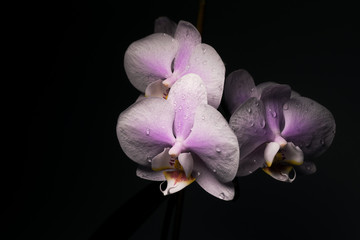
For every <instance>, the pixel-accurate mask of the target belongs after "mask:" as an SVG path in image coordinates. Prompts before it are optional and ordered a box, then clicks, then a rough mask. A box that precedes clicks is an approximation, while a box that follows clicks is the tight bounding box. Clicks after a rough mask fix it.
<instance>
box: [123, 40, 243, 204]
mask: <svg viewBox="0 0 360 240" xmlns="http://www.w3.org/2000/svg"><path fill="white" fill-rule="evenodd" d="M166 38H167V37H166ZM207 103H208V98H207V92H206V87H205V85H204V82H203V81H202V79H201V78H200V77H199V76H198V75H196V74H193V73H190V74H187V75H184V76H183V77H182V78H180V79H178V80H177V81H176V82H175V83H174V84H173V85H172V87H171V89H170V91H169V94H168V97H167V99H163V98H158V97H147V98H143V99H140V100H138V101H137V102H135V103H134V104H133V105H132V106H130V107H129V108H128V109H126V110H125V111H124V112H122V113H121V114H120V116H119V119H118V123H117V128H116V130H117V136H118V139H119V142H120V146H121V147H122V149H123V151H124V152H125V154H126V155H127V156H128V157H129V158H130V159H132V160H133V161H134V162H136V163H137V164H139V167H138V169H137V175H138V176H139V177H141V178H144V179H148V180H152V181H164V182H165V180H166V181H167V186H166V187H165V186H163V184H161V185H160V190H161V191H162V192H163V194H164V195H168V194H171V193H174V192H177V191H180V190H181V189H183V188H184V187H186V186H188V185H189V184H191V183H192V182H194V181H196V182H197V183H198V184H199V185H200V186H201V187H202V188H203V189H204V190H206V191H207V192H208V193H210V194H212V195H214V196H216V197H218V198H220V199H223V200H231V199H232V198H233V197H234V189H233V185H232V183H231V180H232V179H233V178H234V177H235V175H236V172H237V169H238V161H239V146H238V142H237V138H236V136H235V134H234V133H233V131H232V130H231V129H230V127H229V125H228V123H227V122H226V120H225V119H224V118H223V116H222V115H221V113H219V112H218V111H217V110H216V109H215V108H214V107H212V106H210V105H208V104H207ZM164 182H163V183H164Z"/></svg>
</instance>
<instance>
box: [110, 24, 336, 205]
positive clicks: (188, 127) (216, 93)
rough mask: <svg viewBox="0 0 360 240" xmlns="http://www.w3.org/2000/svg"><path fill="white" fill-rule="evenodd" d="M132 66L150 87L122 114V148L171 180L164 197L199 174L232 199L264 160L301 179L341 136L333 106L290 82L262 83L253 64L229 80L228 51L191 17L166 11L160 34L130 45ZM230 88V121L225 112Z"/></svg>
mask: <svg viewBox="0 0 360 240" xmlns="http://www.w3.org/2000/svg"><path fill="white" fill-rule="evenodd" d="M124 66H125V71H126V74H127V76H128V78H129V80H130V82H131V83H132V84H133V85H134V87H136V88H137V89H138V90H139V91H141V92H142V94H141V95H140V97H139V98H138V99H137V101H136V102H135V103H134V104H133V105H131V106H130V107H129V108H127V109H126V110H125V111H124V112H122V113H121V114H120V116H119V119H118V123H117V128H116V131H117V136H118V139H119V142H120V146H121V148H122V149H123V151H124V152H125V154H126V155H127V156H128V157H129V158H130V159H131V160H133V161H134V162H136V163H137V164H138V165H139V166H138V169H137V175H138V176H139V177H141V178H144V179H148V180H152V181H162V183H161V184H160V190H161V191H162V192H163V194H164V195H167V194H171V193H175V192H177V191H180V190H181V189H183V188H184V187H186V186H188V185H189V184H191V183H192V182H194V181H196V182H197V183H198V184H199V185H200V186H201V187H202V188H203V189H204V190H205V191H207V192H208V193H210V194H212V195H213V196H215V197H218V198H220V199H223V200H231V199H233V197H234V187H233V184H232V180H233V179H234V178H235V177H236V176H245V175H248V174H251V173H252V172H254V171H255V170H256V169H258V168H262V169H263V170H264V171H265V172H266V173H268V174H269V175H270V176H272V177H273V178H275V179H277V180H280V181H285V182H292V181H293V180H294V179H295V176H296V171H301V172H302V173H305V174H306V173H307V174H310V173H313V172H315V171H316V167H315V165H314V163H313V162H312V161H311V159H312V158H313V157H316V156H319V155H320V154H321V153H323V152H324V151H325V150H326V149H327V148H328V147H329V146H330V144H331V142H332V140H333V138H334V134H335V121H334V118H333V116H332V114H331V113H330V112H329V111H328V110H327V109H326V108H325V107H323V106H322V105H320V104H319V103H317V102H315V101H313V100H311V99H309V98H306V97H302V96H300V95H299V94H298V93H296V92H294V91H292V90H291V88H290V86H288V85H283V84H277V83H272V82H267V83H262V84H259V85H257V86H255V84H254V81H253V79H252V77H251V76H250V74H249V73H248V72H246V71H245V70H238V71H235V72H233V73H231V74H229V75H228V77H227V78H226V79H225V66H224V63H223V61H222V60H221V58H220V56H219V54H218V53H217V52H216V51H215V49H214V48H212V47H211V46H209V45H207V44H204V43H201V35H200V33H199V32H198V31H197V29H196V28H195V27H194V26H193V25H192V24H191V23H189V22H186V21H180V22H179V23H178V24H176V23H174V22H172V21H171V20H169V19H168V18H166V17H160V18H158V19H157V20H156V21H155V33H154V34H151V35H149V36H147V37H145V38H143V39H140V40H138V41H135V42H133V43H132V44H131V45H130V46H129V48H128V49H127V51H126V52H125V57H124ZM223 92H224V100H225V104H226V106H227V107H228V109H229V111H230V113H231V114H232V115H231V118H230V121H229V122H227V121H226V119H225V118H224V117H223V116H222V114H221V113H220V112H219V111H218V110H217V108H218V107H219V105H220V101H221V99H222V94H223ZM163 183H166V184H163Z"/></svg>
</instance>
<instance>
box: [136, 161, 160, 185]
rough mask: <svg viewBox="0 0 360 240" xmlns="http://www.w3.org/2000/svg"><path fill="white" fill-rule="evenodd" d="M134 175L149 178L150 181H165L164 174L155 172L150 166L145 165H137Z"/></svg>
mask: <svg viewBox="0 0 360 240" xmlns="http://www.w3.org/2000/svg"><path fill="white" fill-rule="evenodd" d="M136 176H138V177H140V178H142V179H146V180H150V181H165V180H166V178H165V176H164V174H163V173H162V172H161V171H160V172H155V171H153V170H152V169H151V168H150V167H145V166H141V165H139V166H138V168H137V169H136Z"/></svg>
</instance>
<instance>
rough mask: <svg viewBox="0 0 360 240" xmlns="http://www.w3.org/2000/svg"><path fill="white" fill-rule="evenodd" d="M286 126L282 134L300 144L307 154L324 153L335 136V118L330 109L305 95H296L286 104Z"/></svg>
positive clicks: (290, 140)
mask: <svg viewBox="0 0 360 240" xmlns="http://www.w3.org/2000/svg"><path fill="white" fill-rule="evenodd" d="M284 118H285V126H284V129H283V130H282V133H281V135H282V136H283V137H284V138H286V139H287V140H288V141H289V142H293V143H294V144H295V145H297V146H300V148H301V150H302V151H303V152H304V154H305V156H309V155H311V156H312V157H316V156H319V155H320V154H322V153H323V152H324V151H325V150H326V149H327V148H328V147H329V146H330V145H331V143H332V141H333V138H334V136H335V127H336V126H335V120H334V117H333V115H332V114H331V113H330V111H329V110H328V109H326V108H325V107H324V106H322V105H320V104H319V103H317V102H315V101H313V100H311V99H309V98H305V97H295V98H292V99H290V100H289V101H288V102H287V103H286V104H285V105H284Z"/></svg>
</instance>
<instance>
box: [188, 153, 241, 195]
mask: <svg viewBox="0 0 360 240" xmlns="http://www.w3.org/2000/svg"><path fill="white" fill-rule="evenodd" d="M193 156H194V171H193V175H194V176H195V177H196V182H197V183H198V184H199V185H200V186H201V187H202V188H203V189H204V190H205V191H207V192H208V193H210V194H211V195H213V196H215V197H217V198H220V199H222V200H226V201H229V200H232V199H233V198H234V195H235V190H234V186H233V184H232V182H227V183H222V182H220V181H219V180H218V178H217V176H216V173H214V172H213V171H212V170H210V169H208V168H207V166H206V165H205V164H204V163H203V162H202V160H201V159H199V157H197V156H196V155H193Z"/></svg>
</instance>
